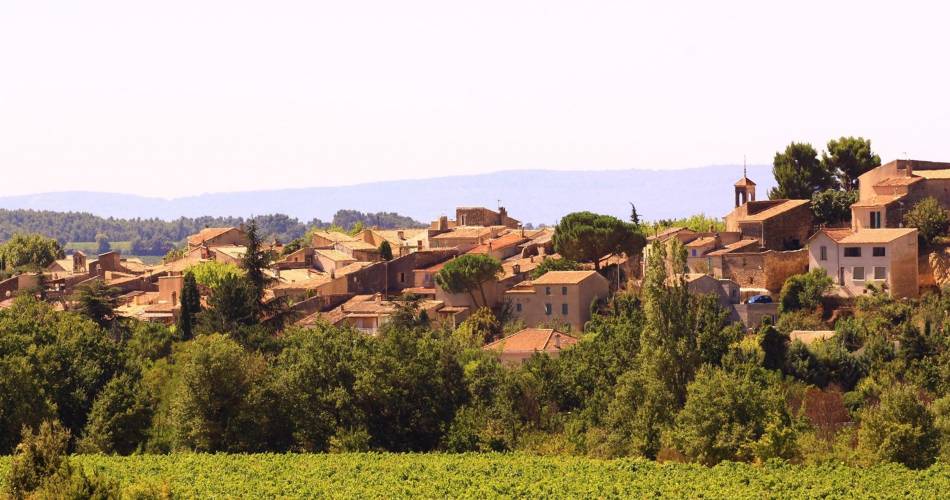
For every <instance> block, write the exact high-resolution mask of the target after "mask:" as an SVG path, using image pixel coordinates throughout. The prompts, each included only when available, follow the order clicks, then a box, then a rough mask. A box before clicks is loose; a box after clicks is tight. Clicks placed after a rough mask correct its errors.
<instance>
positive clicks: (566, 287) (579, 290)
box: [505, 271, 610, 332]
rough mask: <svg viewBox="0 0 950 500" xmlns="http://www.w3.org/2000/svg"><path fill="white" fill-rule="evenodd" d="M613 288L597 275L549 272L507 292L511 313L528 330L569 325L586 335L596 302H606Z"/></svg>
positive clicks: (580, 272)
mask: <svg viewBox="0 0 950 500" xmlns="http://www.w3.org/2000/svg"><path fill="white" fill-rule="evenodd" d="M609 290H610V284H609V283H608V281H607V279H606V278H604V277H603V276H601V275H600V274H599V273H597V272H596V271H550V272H547V273H545V274H544V275H543V276H541V277H540V278H538V279H536V280H533V281H525V282H522V283H519V284H518V285H517V286H515V287H514V288H512V289H510V290H508V291H507V292H505V299H506V300H507V301H509V302H510V303H511V313H512V316H513V317H514V318H515V319H520V320H522V321H524V323H525V324H526V325H528V326H538V325H543V324H567V325H570V327H571V329H572V331H577V332H580V331H583V329H584V323H586V322H587V321H588V320H589V319H590V306H591V303H593V302H594V300H603V299H605V298H607V295H608V293H609Z"/></svg>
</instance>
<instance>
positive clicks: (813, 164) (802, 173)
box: [769, 142, 837, 200]
mask: <svg viewBox="0 0 950 500" xmlns="http://www.w3.org/2000/svg"><path fill="white" fill-rule="evenodd" d="M772 174H773V175H774V176H775V182H776V183H777V184H778V185H777V186H776V187H774V188H772V190H771V191H769V198H772V199H773V200H776V199H799V200H801V199H804V200H810V199H811V197H812V196H813V195H814V194H815V193H817V192H819V191H824V190H826V189H835V188H836V187H837V185H836V184H837V182H836V181H835V178H834V172H832V171H829V170H828V169H827V168H826V167H825V166H823V165H822V164H821V162H819V161H818V153H817V152H816V151H815V148H813V147H812V145H811V144H806V143H797V142H793V143H791V144H789V145H788V147H786V148H785V151H783V152H778V153H775V159H774V160H773V161H772Z"/></svg>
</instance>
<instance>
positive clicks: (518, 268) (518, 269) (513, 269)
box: [511, 264, 521, 274]
mask: <svg viewBox="0 0 950 500" xmlns="http://www.w3.org/2000/svg"><path fill="white" fill-rule="evenodd" d="M511 272H512V273H513V274H521V264H515V265H513V266H511Z"/></svg>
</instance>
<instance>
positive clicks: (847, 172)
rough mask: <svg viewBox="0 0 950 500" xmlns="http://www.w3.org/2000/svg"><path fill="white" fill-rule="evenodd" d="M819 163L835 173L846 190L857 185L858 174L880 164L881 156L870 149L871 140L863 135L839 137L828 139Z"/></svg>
mask: <svg viewBox="0 0 950 500" xmlns="http://www.w3.org/2000/svg"><path fill="white" fill-rule="evenodd" d="M821 165H822V167H824V169H825V170H827V171H828V172H831V173H833V174H835V175H836V176H837V177H838V182H839V183H840V184H841V186H842V187H843V188H844V189H845V190H846V191H853V190H855V189H857V187H858V176H860V175H861V174H863V173H865V172H867V171H868V170H871V169H873V168H876V167H879V166H881V157H880V156H878V155H876V154H874V152H873V151H871V140H870V139H865V138H863V137H840V138H838V139H832V140H830V141H828V149H827V151H825V152H823V153H822V154H821Z"/></svg>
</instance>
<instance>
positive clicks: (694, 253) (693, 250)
mask: <svg viewBox="0 0 950 500" xmlns="http://www.w3.org/2000/svg"><path fill="white" fill-rule="evenodd" d="M692 252H693V257H695V256H696V249H695V248H694V249H692Z"/></svg>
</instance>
